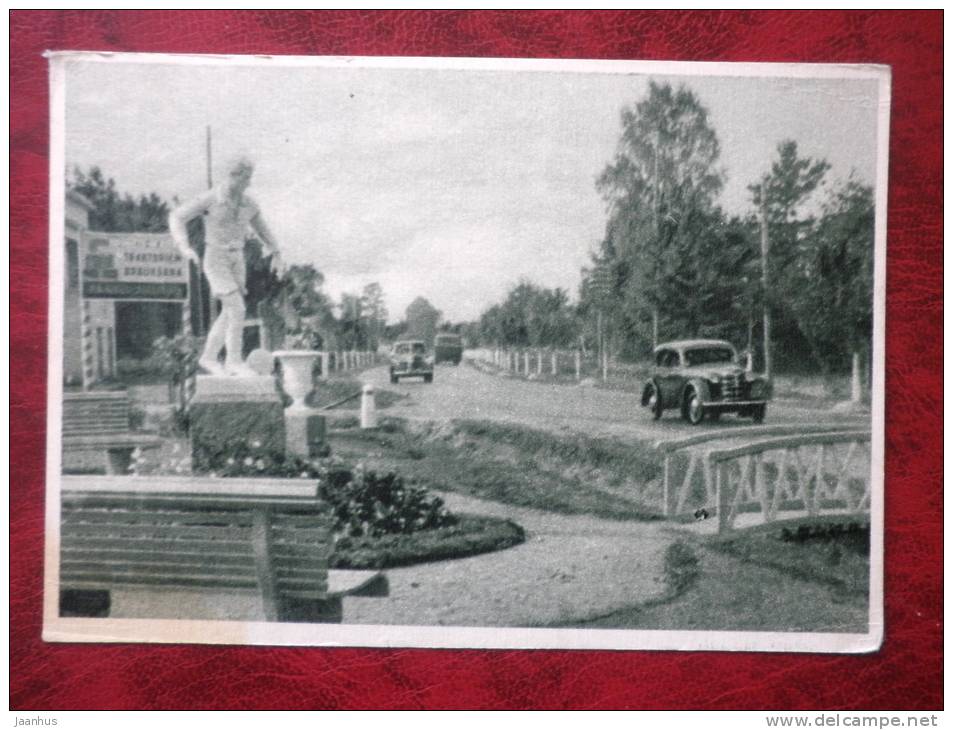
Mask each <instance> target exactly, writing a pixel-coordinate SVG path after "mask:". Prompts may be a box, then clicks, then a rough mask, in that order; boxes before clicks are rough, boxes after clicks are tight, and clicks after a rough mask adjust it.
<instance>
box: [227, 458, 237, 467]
mask: <svg viewBox="0 0 953 730" xmlns="http://www.w3.org/2000/svg"><path fill="white" fill-rule="evenodd" d="M225 463H226V464H228V465H229V466H233V465H234V464H235V459H233V458H232V457H231V456H229V457H228V459H226V461H225Z"/></svg>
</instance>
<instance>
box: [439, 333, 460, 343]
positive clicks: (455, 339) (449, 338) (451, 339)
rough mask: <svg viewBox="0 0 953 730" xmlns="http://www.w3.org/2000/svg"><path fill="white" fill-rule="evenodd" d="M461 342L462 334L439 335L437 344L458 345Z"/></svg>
mask: <svg viewBox="0 0 953 730" xmlns="http://www.w3.org/2000/svg"><path fill="white" fill-rule="evenodd" d="M459 343H460V335H437V344H440V345H457V344H459Z"/></svg>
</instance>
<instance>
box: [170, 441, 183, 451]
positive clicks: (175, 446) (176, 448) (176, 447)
mask: <svg viewBox="0 0 953 730" xmlns="http://www.w3.org/2000/svg"><path fill="white" fill-rule="evenodd" d="M181 450H182V444H180V443H178V442H176V443H174V444H172V453H173V454H178V453H179V452H180V451H181Z"/></svg>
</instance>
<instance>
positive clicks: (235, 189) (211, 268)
mask: <svg viewBox="0 0 953 730" xmlns="http://www.w3.org/2000/svg"><path fill="white" fill-rule="evenodd" d="M253 171H254V165H253V164H252V162H251V160H249V159H248V158H247V157H245V156H240V157H237V158H235V159H234V160H232V161H231V162H230V163H229V165H228V168H227V174H228V177H227V178H226V180H225V182H224V183H223V184H222V185H220V186H218V187H216V188H212V189H211V190H208V191H207V192H205V193H203V194H202V195H200V196H199V197H197V198H195V199H194V200H192V201H190V202H187V203H184V204H183V205H180V206H178V207H177V208H175V209H174V210H173V211H172V212H171V213H170V214H169V231H170V232H171V234H172V239H173V240H174V241H175V243H176V245H177V246H178V247H179V250H180V251H181V252H182V255H183V256H184V257H185V258H187V259H188V260H190V261H194V262H195V264H196V265H198V266H200V267H201V269H202V270H203V271H204V273H205V277H206V278H207V279H208V284H209V288H210V289H211V291H212V295H213V296H214V297H215V298H216V299H217V300H218V301H219V302H221V305H222V311H221V313H220V314H219V315H218V317H216V319H215V322H214V324H212V327H211V329H210V330H209V333H208V337H207V339H206V341H205V349H204V350H203V351H202V354H201V355H200V356H199V366H200V367H201V368H202V369H203V370H205V371H206V372H208V373H211V374H213V375H223V374H229V375H255V374H256V373H255V372H254V371H253V370H252V369H251V368H249V367H248V366H247V365H246V364H245V362H244V359H243V358H242V334H243V329H244V326H245V296H246V294H247V289H246V284H245V237H246V235H247V234H248V232H249V231H251V232H253V233H254V234H255V235H256V236H257V237H258V239H259V240H260V241H261V242H262V245H263V246H264V248H265V251H266V252H267V253H268V254H270V255H271V265H272V268H274V269H276V271H277V272H278V273H279V274H280V273H281V270H282V263H281V257H280V254H279V252H278V246H277V245H276V243H275V239H274V236H273V235H272V233H271V231H270V230H269V229H268V226H266V225H265V221H264V219H263V218H262V215H261V211H260V210H259V209H258V205H257V204H256V203H255V201H254V200H252V199H251V198H250V197H249V196H248V195H246V194H245V191H246V190H247V189H248V186H249V185H250V184H251V176H252V172H253ZM199 215H204V216H205V261H204V262H202V261H201V260H200V259H199V256H198V254H197V253H196V252H195V250H194V249H193V248H192V247H191V246H190V245H189V236H188V231H187V226H188V223H189V221H190V220H192V219H193V218H196V217H197V216H199ZM223 347H224V348H225V367H224V369H223V368H222V366H221V365H220V364H219V360H218V356H219V353H220V352H221V351H222V348H223Z"/></svg>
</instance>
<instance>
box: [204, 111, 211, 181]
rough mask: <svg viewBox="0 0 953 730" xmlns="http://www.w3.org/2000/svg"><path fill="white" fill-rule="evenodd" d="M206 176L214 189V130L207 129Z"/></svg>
mask: <svg viewBox="0 0 953 730" xmlns="http://www.w3.org/2000/svg"><path fill="white" fill-rule="evenodd" d="M205 176H206V178H207V180H208V186H209V187H210V188H211V187H212V128H211V127H210V126H209V127H206V128H205Z"/></svg>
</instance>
